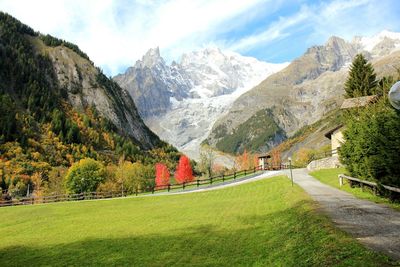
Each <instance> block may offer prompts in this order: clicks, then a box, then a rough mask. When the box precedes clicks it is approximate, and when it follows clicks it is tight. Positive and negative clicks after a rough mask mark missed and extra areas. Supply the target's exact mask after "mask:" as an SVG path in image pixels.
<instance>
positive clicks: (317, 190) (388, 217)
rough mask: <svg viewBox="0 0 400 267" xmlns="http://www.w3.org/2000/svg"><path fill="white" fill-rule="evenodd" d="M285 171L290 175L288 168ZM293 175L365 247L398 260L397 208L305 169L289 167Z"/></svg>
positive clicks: (399, 227) (399, 226)
mask: <svg viewBox="0 0 400 267" xmlns="http://www.w3.org/2000/svg"><path fill="white" fill-rule="evenodd" d="M285 173H286V174H287V175H288V176H289V177H290V172H289V171H285ZM293 177H294V182H295V183H296V184H298V185H299V186H301V187H302V188H303V189H304V190H305V191H306V192H307V193H308V194H309V195H310V196H311V197H312V198H313V199H314V200H316V201H317V202H319V203H320V206H321V207H322V209H323V210H324V211H326V212H327V213H328V215H329V216H330V217H331V219H332V220H333V222H334V223H335V224H336V225H338V227H339V228H341V229H342V230H344V231H346V232H348V233H350V234H351V235H352V236H354V237H355V238H356V239H357V240H359V241H360V242H361V243H363V244H364V245H366V246H367V247H369V248H371V249H373V250H375V251H379V252H383V253H385V254H387V255H389V256H391V257H392V258H394V259H397V260H400V212H398V211H395V210H393V209H391V208H389V207H386V206H384V205H380V204H376V203H373V202H370V201H367V200H361V199H358V198H356V197H354V196H353V195H351V194H349V193H347V192H344V191H341V190H339V189H336V188H333V187H330V186H328V185H325V184H323V183H321V182H319V181H318V180H317V179H315V178H313V177H311V176H310V175H308V173H307V170H306V169H296V170H293Z"/></svg>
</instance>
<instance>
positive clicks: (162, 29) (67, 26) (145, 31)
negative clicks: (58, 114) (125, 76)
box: [0, 0, 265, 75]
mask: <svg viewBox="0 0 400 267" xmlns="http://www.w3.org/2000/svg"><path fill="white" fill-rule="evenodd" d="M260 2H265V1H262V0H246V1H242V0H231V1H229V2H227V1H224V0H214V1H205V0H191V1H187V0H171V1H143V0H141V1H113V0H102V1H95V0H85V1H81V0H58V1H54V0H53V1H52V0H36V1H24V0H0V10H2V11H5V12H8V13H10V14H11V15H13V16H15V17H16V18H18V19H19V20H21V21H22V22H23V23H26V24H28V25H30V26H31V27H33V28H34V29H35V30H38V31H40V32H43V33H49V34H52V35H55V36H56V37H59V38H62V39H66V40H68V41H71V42H74V43H76V44H78V45H79V47H80V48H81V49H82V50H83V51H85V52H86V53H87V54H88V55H89V57H90V58H91V59H92V60H93V61H94V62H95V63H96V64H97V65H100V66H101V67H103V68H104V69H105V70H106V72H108V73H109V74H112V75H114V74H116V73H118V72H119V71H122V70H123V68H124V67H127V66H130V65H133V64H134V62H135V60H137V59H139V58H140V57H141V56H142V55H143V54H144V53H145V52H146V51H147V50H148V49H149V48H151V47H156V46H159V47H160V49H161V50H162V51H163V53H164V54H165V55H166V56H167V57H168V56H171V55H172V56H177V53H178V52H177V51H179V50H180V52H179V54H181V53H182V52H183V51H182V50H185V49H193V48H194V47H193V46H199V45H200V46H201V44H204V43H209V42H210V39H209V36H212V35H213V32H216V31H218V30H220V28H221V27H223V25H222V24H224V23H226V22H227V21H229V20H232V19H233V18H235V17H236V16H238V15H240V14H242V13H243V12H246V11H247V10H249V9H250V8H252V7H254V6H255V5H257V4H259V3H260ZM222 11H223V12H222ZM228 24H229V23H228ZM169 54H170V55H169Z"/></svg>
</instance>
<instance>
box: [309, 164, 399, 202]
mask: <svg viewBox="0 0 400 267" xmlns="http://www.w3.org/2000/svg"><path fill="white" fill-rule="evenodd" d="M342 173H344V174H346V169H345V168H336V169H325V170H318V171H314V172H311V173H310V175H312V176H313V177H315V178H317V179H318V180H320V181H321V182H323V183H325V184H328V185H330V186H333V187H336V188H339V189H341V190H344V191H346V192H349V193H351V194H353V195H354V196H356V197H358V198H362V199H367V200H370V201H373V202H375V203H383V204H387V205H389V206H391V207H392V208H395V209H397V210H400V203H392V202H390V201H389V200H388V199H387V198H383V197H380V196H376V195H374V193H373V192H372V191H371V190H369V189H368V188H367V187H364V190H363V189H361V188H360V187H353V188H352V187H350V185H349V184H348V182H347V181H346V180H345V184H344V185H343V186H342V187H340V186H339V179H338V175H339V174H342Z"/></svg>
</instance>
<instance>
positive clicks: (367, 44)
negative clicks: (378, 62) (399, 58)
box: [352, 30, 400, 57]
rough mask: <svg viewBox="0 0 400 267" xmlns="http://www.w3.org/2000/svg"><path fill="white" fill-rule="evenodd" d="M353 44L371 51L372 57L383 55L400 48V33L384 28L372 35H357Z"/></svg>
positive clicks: (360, 48)
mask: <svg viewBox="0 0 400 267" xmlns="http://www.w3.org/2000/svg"><path fill="white" fill-rule="evenodd" d="M352 44H353V45H354V46H355V47H356V48H357V49H358V50H363V51H367V52H369V53H371V56H372V57H378V56H383V55H387V54H390V53H392V52H394V51H396V50H400V33H397V32H390V31H387V30H384V31H382V32H380V33H378V34H376V35H374V36H372V37H361V36H356V37H354V38H353V41H352Z"/></svg>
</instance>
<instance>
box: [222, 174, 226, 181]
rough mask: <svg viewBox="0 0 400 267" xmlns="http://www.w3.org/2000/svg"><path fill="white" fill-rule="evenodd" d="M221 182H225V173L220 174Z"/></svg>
mask: <svg viewBox="0 0 400 267" xmlns="http://www.w3.org/2000/svg"><path fill="white" fill-rule="evenodd" d="M222 182H225V175H224V174H222Z"/></svg>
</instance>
